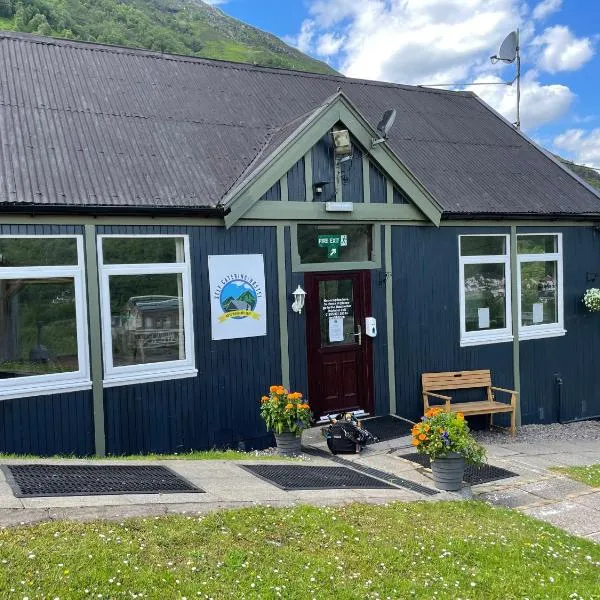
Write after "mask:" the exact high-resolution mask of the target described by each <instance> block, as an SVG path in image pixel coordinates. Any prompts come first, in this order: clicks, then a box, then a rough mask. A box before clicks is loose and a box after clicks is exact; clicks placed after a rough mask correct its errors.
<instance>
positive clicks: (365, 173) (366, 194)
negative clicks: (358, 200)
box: [362, 154, 371, 204]
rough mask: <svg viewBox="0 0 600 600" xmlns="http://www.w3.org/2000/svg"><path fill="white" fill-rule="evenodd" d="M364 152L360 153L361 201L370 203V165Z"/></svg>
mask: <svg viewBox="0 0 600 600" xmlns="http://www.w3.org/2000/svg"><path fill="white" fill-rule="evenodd" d="M370 164H371V163H369V158H368V157H367V155H366V154H363V155H362V181H363V202H364V203H365V204H370V203H371V167H370Z"/></svg>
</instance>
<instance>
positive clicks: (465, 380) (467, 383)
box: [421, 370, 492, 391]
mask: <svg viewBox="0 0 600 600" xmlns="http://www.w3.org/2000/svg"><path fill="white" fill-rule="evenodd" d="M421 380H422V384H423V390H424V391H430V390H456V389H464V388H476V387H489V386H491V385H492V377H491V373H490V371H489V370H481V371H456V372H445V373H423V375H422V378H421Z"/></svg>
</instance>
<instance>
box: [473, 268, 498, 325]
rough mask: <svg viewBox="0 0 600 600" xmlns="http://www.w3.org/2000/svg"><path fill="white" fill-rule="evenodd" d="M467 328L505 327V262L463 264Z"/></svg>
mask: <svg viewBox="0 0 600 600" xmlns="http://www.w3.org/2000/svg"><path fill="white" fill-rule="evenodd" d="M464 269H465V328H466V331H479V330H482V329H486V330H487V329H504V328H505V327H506V279H505V267H504V264H489V265H464Z"/></svg>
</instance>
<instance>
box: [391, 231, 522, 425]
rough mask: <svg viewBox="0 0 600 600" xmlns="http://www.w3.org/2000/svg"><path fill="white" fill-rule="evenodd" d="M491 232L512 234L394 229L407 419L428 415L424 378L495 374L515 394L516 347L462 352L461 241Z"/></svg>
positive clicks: (402, 409)
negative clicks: (445, 374) (460, 237)
mask: <svg viewBox="0 0 600 600" xmlns="http://www.w3.org/2000/svg"><path fill="white" fill-rule="evenodd" d="M488 232H490V233H491V232H493V233H509V230H508V228H494V229H491V228H490V229H485V228H474V227H470V228H468V229H459V228H456V227H442V228H439V229H438V228H434V227H402V226H394V227H392V257H393V258H392V261H393V265H392V273H393V274H392V282H393V318H394V351H395V355H394V356H395V367H396V406H397V413H398V414H399V415H400V416H402V417H406V418H408V419H412V420H416V419H418V418H419V417H420V416H421V415H422V411H423V401H422V398H421V375H422V374H423V373H430V372H435V371H464V370H473V369H491V371H492V379H493V381H494V385H497V386H498V387H505V388H510V389H512V388H513V384H514V382H513V346H512V343H511V342H505V343H501V344H489V345H483V346H472V347H466V348H461V347H460V321H459V295H458V294H459V285H458V273H459V272H458V269H459V267H458V235H459V234H460V233H488ZM455 397H456V398H457V400H458V396H456V395H455ZM465 399H467V398H465Z"/></svg>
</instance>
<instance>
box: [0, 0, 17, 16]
mask: <svg viewBox="0 0 600 600" xmlns="http://www.w3.org/2000/svg"><path fill="white" fill-rule="evenodd" d="M14 12H15V7H14V5H13V0H0V17H6V18H10V17H12V16H13V14H14Z"/></svg>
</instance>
